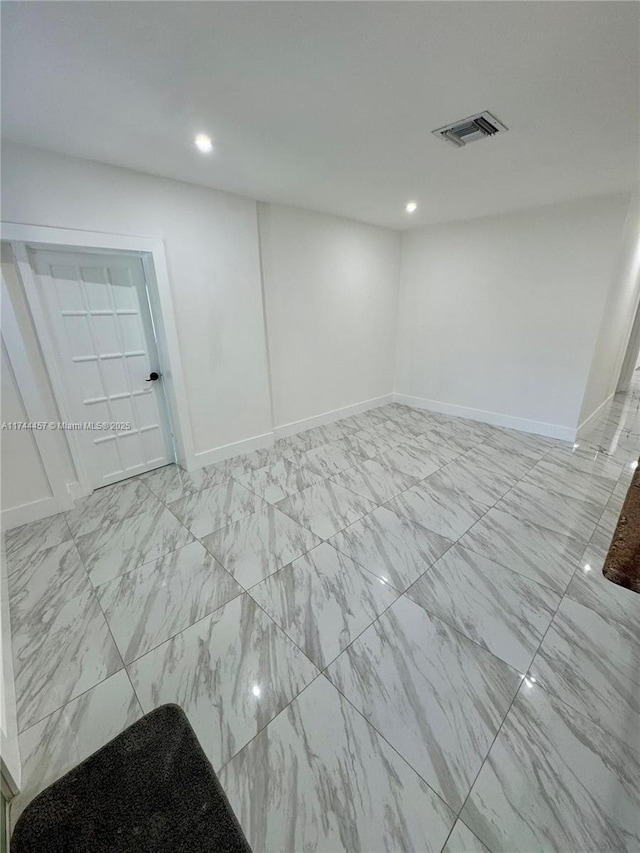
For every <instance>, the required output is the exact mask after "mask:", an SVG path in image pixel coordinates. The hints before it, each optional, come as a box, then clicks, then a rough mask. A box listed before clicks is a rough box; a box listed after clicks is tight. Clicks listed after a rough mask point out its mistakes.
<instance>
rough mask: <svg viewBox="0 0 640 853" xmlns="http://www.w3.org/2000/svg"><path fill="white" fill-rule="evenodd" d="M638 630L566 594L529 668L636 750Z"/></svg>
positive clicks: (639, 733) (639, 728) (639, 735)
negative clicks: (631, 628) (630, 628)
mask: <svg viewBox="0 0 640 853" xmlns="http://www.w3.org/2000/svg"><path fill="white" fill-rule="evenodd" d="M638 660H639V655H638V632H637V628H636V627H635V626H633V630H629V628H628V626H627V624H626V623H625V622H624V621H615V622H614V621H613V620H612V619H610V618H608V616H607V614H603V615H601V614H600V613H597V612H596V611H594V610H591V609H590V608H588V607H585V606H584V605H582V604H579V603H578V602H575V601H573V600H572V599H570V598H567V597H565V598H564V599H563V601H562V604H561V605H560V608H559V610H558V613H557V615H556V617H555V619H554V620H553V622H552V624H551V627H550V628H549V630H548V632H547V634H546V636H545V638H544V641H543V643H542V645H541V646H540V651H539V652H538V654H537V655H536V657H535V658H534V661H533V663H532V664H531V673H532V674H533V675H534V676H535V678H536V679H537V681H538V682H539V683H540V685H541V686H542V687H544V688H545V689H547V690H549V691H550V692H551V693H553V694H554V695H556V696H558V697H559V698H560V699H562V700H563V701H564V702H566V704H567V705H571V706H572V707H573V708H575V709H576V710H577V711H579V712H580V713H582V714H585V715H587V716H589V717H590V718H591V719H592V720H593V721H594V722H595V723H597V724H598V725H600V726H601V727H602V728H603V729H605V730H607V731H610V732H612V733H613V734H616V735H617V736H618V737H620V738H622V740H624V741H625V742H626V743H627V744H628V746H629V747H631V748H634V749H636V750H637V751H638V753H639V754H640V668H639V667H638Z"/></svg>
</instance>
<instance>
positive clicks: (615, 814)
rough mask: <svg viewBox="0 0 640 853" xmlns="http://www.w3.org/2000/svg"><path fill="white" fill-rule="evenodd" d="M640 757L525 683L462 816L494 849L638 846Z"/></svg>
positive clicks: (592, 850) (613, 852)
mask: <svg viewBox="0 0 640 853" xmlns="http://www.w3.org/2000/svg"><path fill="white" fill-rule="evenodd" d="M639 815H640V758H639V757H638V755H637V754H636V755H634V754H632V753H629V751H628V749H627V745H626V743H625V741H624V739H619V738H617V737H615V736H612V735H609V734H606V733H605V732H604V731H603V730H602V729H600V728H599V727H598V726H596V725H595V724H594V723H593V722H591V721H590V720H589V719H587V718H586V717H584V716H582V715H581V714H578V713H576V712H575V711H574V710H572V709H571V708H570V707H569V706H568V705H565V704H564V703H562V702H560V701H559V700H558V699H556V698H555V697H553V696H552V695H551V694H549V693H547V692H546V691H545V690H543V689H542V688H540V687H539V686H538V685H534V684H531V683H530V682H529V683H527V682H525V683H524V684H523V686H522V688H521V690H520V692H519V694H518V696H517V698H516V700H515V702H514V704H513V707H512V709H511V711H510V712H509V715H508V716H507V719H506V721H505V723H504V725H503V727H502V729H501V731H500V733H499V735H498V737H497V739H496V742H495V744H494V745H493V747H492V749H491V752H490V753H489V757H488V758H487V760H486V761H485V763H484V766H483V768H482V770H481V772H480V775H479V776H478V779H477V781H476V783H475V785H474V786H473V789H472V791H471V794H470V796H469V799H468V800H467V803H466V805H465V807H464V808H463V810H462V812H461V815H460V817H461V818H463V820H464V822H465V823H466V824H467V825H468V826H469V827H470V828H471V829H472V830H473V832H474V833H475V834H476V835H477V836H478V838H480V839H481V840H482V841H483V842H484V843H485V844H486V845H487V846H488V847H489V848H490V849H491V850H492V851H494V853H533V851H539V852H540V853H546V851H550V850H558V851H567V853H568V851H571V853H574V851H575V853H605V851H608V853H623V851H629V853H631V851H637V850H640V820H639V819H638V816H639Z"/></svg>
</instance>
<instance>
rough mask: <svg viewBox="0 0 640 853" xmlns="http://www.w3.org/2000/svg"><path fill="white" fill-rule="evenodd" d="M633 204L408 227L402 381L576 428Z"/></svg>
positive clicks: (485, 415)
mask: <svg viewBox="0 0 640 853" xmlns="http://www.w3.org/2000/svg"><path fill="white" fill-rule="evenodd" d="M628 205H629V197H628V196H627V195H619V196H609V197H601V198H597V199H587V200H581V201H579V202H572V203H567V204H558V205H553V206H550V207H545V208H537V209H531V210H526V211H522V212H518V213H513V214H509V215H505V216H496V217H487V218H483V219H475V220H470V221H467V222H457V223H451V224H444V225H438V226H433V227H428V228H421V229H416V230H415V231H410V232H406V233H405V235H404V239H403V252H402V283H401V296H400V312H399V324H398V357H397V372H396V391H397V392H399V393H400V394H402V395H406V396H407V397H411V398H416V399H417V400H422V401H430V403H429V405H431V406H435V407H436V408H438V407H439V408H440V409H441V410H443V411H451V412H454V413H457V414H460V415H463V416H467V417H478V418H479V419H482V420H488V421H492V422H494V423H501V424H503V425H508V426H513V427H516V428H522V429H529V430H531V431H533V432H540V433H544V434H549V435H556V436H558V437H562V438H566V439H570V438H572V437H573V434H574V433H575V429H576V426H577V423H578V415H579V412H580V409H581V404H582V399H583V394H584V391H585V387H586V383H587V376H588V372H589V367H590V365H591V361H592V355H593V352H594V346H595V341H596V337H597V335H598V332H599V329H600V322H601V318H602V315H603V310H604V304H605V300H606V297H607V292H608V289H609V286H610V283H611V281H612V276H613V271H614V267H615V264H616V259H617V253H618V251H619V247H620V240H621V235H622V230H623V225H624V221H625V215H626V213H627V208H628ZM414 402H415V400H414Z"/></svg>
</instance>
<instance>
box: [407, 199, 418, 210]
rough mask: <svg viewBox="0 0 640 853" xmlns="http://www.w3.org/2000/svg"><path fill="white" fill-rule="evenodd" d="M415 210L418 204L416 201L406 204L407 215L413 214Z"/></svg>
mask: <svg viewBox="0 0 640 853" xmlns="http://www.w3.org/2000/svg"><path fill="white" fill-rule="evenodd" d="M417 209H418V202H417V201H410V202H409V203H408V204H407V206H406V207H405V210H406V211H407V213H415V212H416V210H417Z"/></svg>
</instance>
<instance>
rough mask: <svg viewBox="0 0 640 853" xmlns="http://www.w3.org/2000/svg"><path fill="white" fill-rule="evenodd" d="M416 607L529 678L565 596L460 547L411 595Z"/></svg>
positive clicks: (442, 559) (421, 582) (412, 588)
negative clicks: (528, 673)
mask: <svg viewBox="0 0 640 853" xmlns="http://www.w3.org/2000/svg"><path fill="white" fill-rule="evenodd" d="M407 595H408V596H409V598H411V599H412V600H413V601H415V602H416V604H419V605H420V606H421V607H424V609H425V610H427V611H428V612H429V613H431V614H432V615H433V616H437V617H438V618H439V619H443V620H444V621H445V622H448V623H449V625H451V626H452V627H454V628H457V629H458V631H461V632H462V633H463V634H465V635H466V636H467V637H469V639H471V640H474V641H475V642H476V643H479V644H480V645H481V646H484V647H485V648H486V649H488V650H489V651H490V652H493V654H494V655H496V656H497V657H499V658H501V659H502V660H503V661H505V662H506V663H508V664H509V665H510V666H512V667H514V669H517V670H518V671H519V672H520V673H522V674H524V673H525V672H526V671H527V669H528V668H529V664H530V663H531V661H532V659H533V656H534V654H535V653H536V650H537V648H538V645H539V644H540V640H541V639H542V637H543V635H544V632H545V631H546V630H547V628H548V627H549V623H550V622H551V620H552V618H553V614H554V613H555V610H556V608H557V606H558V604H559V603H560V595H558V594H557V593H555V592H553V591H552V590H550V589H548V588H547V587H544V586H541V585H540V584H538V583H536V582H535V581H532V580H529V579H528V578H525V577H524V576H523V575H519V574H517V573H516V572H512V571H510V570H509V569H505V568H503V567H502V566H499V565H498V564H497V563H494V562H492V561H491V560H488V559H486V558H485V557H481V556H479V555H478V554H474V553H473V551H467V550H466V549H465V548H462V547H461V546H460V545H454V546H453V548H451V549H450V550H449V551H447V553H446V554H445V555H444V557H442V558H441V559H440V560H438V562H437V563H436V564H435V566H433V568H432V569H431V570H430V571H428V572H426V573H425V574H424V575H423V576H422V577H421V578H419V579H418V580H417V581H416V582H415V584H414V585H413V586H412V587H411V588H410V589H409V590H408V591H407Z"/></svg>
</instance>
